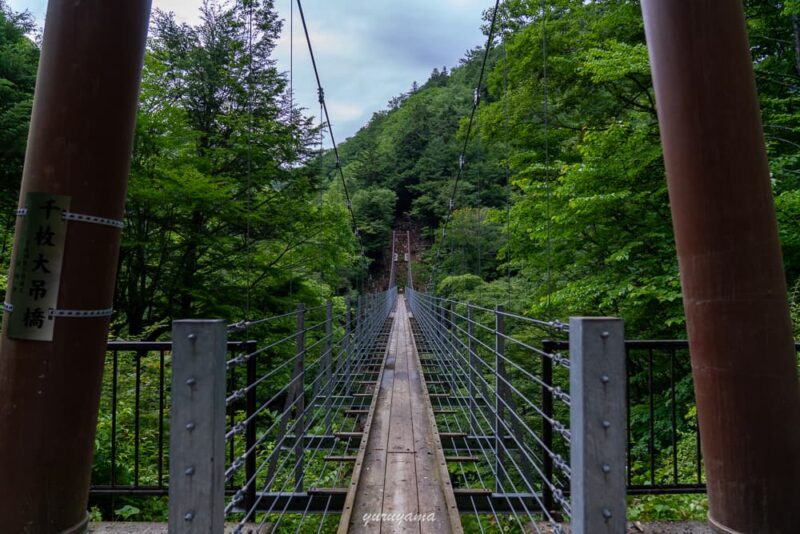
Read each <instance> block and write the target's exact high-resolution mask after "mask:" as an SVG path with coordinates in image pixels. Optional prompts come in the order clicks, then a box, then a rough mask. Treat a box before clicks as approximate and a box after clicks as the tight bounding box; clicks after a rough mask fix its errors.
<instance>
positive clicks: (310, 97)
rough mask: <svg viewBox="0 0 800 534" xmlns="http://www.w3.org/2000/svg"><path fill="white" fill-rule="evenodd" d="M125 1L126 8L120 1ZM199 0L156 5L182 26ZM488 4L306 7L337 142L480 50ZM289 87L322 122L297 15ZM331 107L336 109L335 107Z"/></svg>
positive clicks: (332, 1)
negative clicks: (394, 99) (412, 88)
mask: <svg viewBox="0 0 800 534" xmlns="http://www.w3.org/2000/svg"><path fill="white" fill-rule="evenodd" d="M123 1H124V0H123ZM293 1H294V0H277V2H276V4H277V6H276V7H277V9H278V12H279V14H280V16H281V17H282V18H283V19H284V20H285V21H286V24H285V26H284V34H283V35H282V36H281V38H280V40H279V42H278V45H277V48H276V51H275V57H276V58H277V60H278V67H279V68H280V69H281V70H283V71H288V70H289V24H288V21H289V15H290V8H289V6H290V5H293V4H292V2H293ZM8 3H9V4H10V5H11V7H12V8H13V9H16V10H21V9H29V10H30V11H31V12H32V13H33V14H34V16H36V18H37V19H38V20H39V21H40V22H41V21H43V19H44V13H45V7H46V0H8ZM201 3H202V0H153V7H154V8H159V9H162V10H164V11H172V12H174V13H175V15H176V17H177V18H178V19H179V20H181V21H183V22H187V23H190V24H191V23H196V22H197V21H198V20H199V17H198V8H199V6H200V5H201ZM492 5H493V2H491V0H405V1H403V2H398V1H396V0H304V2H303V9H304V12H305V15H306V20H307V22H308V25H309V33H310V34H311V42H312V44H313V45H314V53H315V54H316V57H317V65H318V67H319V70H320V77H321V78H322V84H323V87H324V89H325V95H326V98H327V101H328V102H329V111H330V113H331V122H332V123H333V125H334V132H335V133H336V137H337V140H342V139H344V138H345V137H348V136H351V135H352V134H353V133H355V132H356V131H357V130H358V129H359V128H360V127H361V126H363V125H364V123H365V122H366V121H367V120H368V119H369V117H370V116H371V115H372V113H373V112H374V111H378V110H380V109H384V108H385V107H386V103H387V102H388V101H389V99H390V98H391V97H393V96H396V95H398V94H400V93H402V92H404V91H408V89H409V87H410V86H411V83H412V82H413V81H417V82H419V83H422V82H424V81H425V80H426V79H427V77H428V75H429V74H430V72H431V70H433V68H434V67H438V68H441V67H442V66H447V67H451V66H453V65H456V64H457V63H458V60H459V59H460V58H461V56H462V55H463V54H464V52H465V51H466V50H467V49H469V48H473V47H475V46H478V45H483V44H484V37H483V35H482V34H481V32H480V26H481V22H482V21H481V14H482V12H483V11H484V10H485V9H487V8H489V7H491V6H492ZM294 23H295V25H294V71H295V72H294V80H295V81H294V87H295V95H296V100H297V101H298V102H299V103H300V105H302V106H303V107H305V108H306V109H307V110H308V113H310V114H313V115H318V114H319V104H318V103H317V90H316V82H315V80H314V74H313V70H312V69H311V64H310V59H309V57H308V50H307V48H306V43H305V37H304V35H303V29H302V26H301V25H300V16H299V14H298V12H297V9H296V7H295V9H294ZM334 103H335V105H334Z"/></svg>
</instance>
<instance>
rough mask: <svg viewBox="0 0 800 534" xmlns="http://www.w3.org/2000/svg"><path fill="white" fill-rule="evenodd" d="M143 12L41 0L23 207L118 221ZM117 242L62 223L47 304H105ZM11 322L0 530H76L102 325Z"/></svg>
mask: <svg viewBox="0 0 800 534" xmlns="http://www.w3.org/2000/svg"><path fill="white" fill-rule="evenodd" d="M149 15H150V0H125V1H123V2H117V1H110V0H82V1H74V0H50V3H49V6H48V9H47V18H46V23H45V29H44V39H43V44H42V54H41V59H40V64H39V73H38V77H37V83H36V92H35V97H34V105H33V115H32V118H31V128H30V134H29V138H28V148H27V153H26V156H25V169H24V172H23V178H22V187H21V193H20V206H23V205H24V203H25V202H26V198H29V197H28V196H27V195H28V193H31V192H36V193H47V194H55V195H64V196H68V197H70V199H69V211H70V212H71V213H75V214H82V215H91V216H95V217H101V218H105V219H113V220H120V219H122V217H123V206H124V203H125V192H126V187H127V177H128V171H129V165H130V158H131V148H132V145H133V132H134V124H135V119H136V107H137V101H138V93H139V83H140V78H141V71H142V62H143V57H144V49H145V40H146V35H147V26H148V20H149ZM49 215H50V213H49V212H48V216H49ZM30 216H31V214H30V213H29V214H28V217H30ZM24 221H25V217H20V218H19V219H18V221H17V232H16V237H15V251H14V256H12V263H11V265H12V268H11V273H10V275H11V276H9V280H11V279H12V276H13V275H14V272H15V267H14V265H15V263H16V262H17V260H19V258H21V257H22V255H20V254H18V252H19V248H20V246H21V243H22V242H23V240H24V237H23V233H24V232H22V231H21V228H22V227H23V226H24ZM38 237H41V238H42V241H47V240H48V239H49V238H50V236H49V235H48V234H41V235H37V238H38ZM119 244H120V230H119V228H115V227H113V226H109V225H104V224H95V223H91V222H85V221H69V222H68V223H67V229H66V237H65V238H64V241H63V261H61V275H60V289H58V286H57V283H58V280H59V278H58V277H57V275H54V276H55V283H56V286H51V289H52V290H53V291H55V292H57V294H58V296H57V303H55V302H54V304H57V307H56V308H54V309H59V310H61V309H63V310H102V309H106V308H110V307H111V302H112V298H113V292H114V281H115V276H116V263H117V257H118V253H119ZM34 261H35V260H34ZM39 267H42V265H39ZM51 267H52V264H51ZM35 269H36V267H34V270H35ZM40 270H41V269H40ZM17 271H18V272H17V274H19V272H20V271H21V269H17ZM19 287H22V284H19ZM19 287H18V288H17V289H19ZM53 288H55V289H53ZM12 291H13V287H9V290H8V294H9V295H10V294H12ZM17 294H19V291H17ZM6 298H7V299H8V298H9V297H8V296H7V297H6ZM11 313H12V314H19V313H24V310H18V309H15V310H14V311H12V312H11ZM10 318H11V315H10V314H9V313H6V315H5V320H4V322H3V333H2V339H0V531H2V532H15V533H17V532H21V533H36V534H39V533H42V534H44V533H47V534H49V533H73V532H83V531H84V530H85V526H86V521H87V513H86V507H87V498H88V490H89V482H90V472H91V465H92V449H93V446H94V436H95V426H96V421H97V410H98V404H99V399H100V387H101V381H102V373H103V359H104V357H105V351H106V341H107V335H108V324H109V318H108V317H80V318H76V317H54V318H52V319H44V320H45V321H54V323H53V324H52V326H53V328H54V330H53V333H52V340H45V341H36V340H31V339H22V338H20V337H19V336H18V335H14V334H13V332H12V336H11V337H9V323H10V322H11V319H10ZM40 318H41V316H40Z"/></svg>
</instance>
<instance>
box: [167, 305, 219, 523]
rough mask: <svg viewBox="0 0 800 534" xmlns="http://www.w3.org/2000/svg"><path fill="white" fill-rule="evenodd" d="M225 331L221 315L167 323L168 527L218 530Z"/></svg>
mask: <svg viewBox="0 0 800 534" xmlns="http://www.w3.org/2000/svg"><path fill="white" fill-rule="evenodd" d="M227 335H228V332H227V328H226V326H225V322H224V321H221V320H186V321H174V322H173V323H172V350H173V352H172V406H171V408H170V421H171V431H170V439H169V451H170V461H169V530H170V532H222V530H223V525H224V519H225V516H224V508H225V386H226V384H225V359H226V354H227V348H226V347H227Z"/></svg>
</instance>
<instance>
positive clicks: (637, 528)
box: [89, 521, 711, 534]
mask: <svg viewBox="0 0 800 534" xmlns="http://www.w3.org/2000/svg"><path fill="white" fill-rule="evenodd" d="M231 531H232V525H231V526H226V528H225V532H231ZM540 531H541V532H542V534H551V533H552V530H551V529H550V528H548V527H547V526H546V525H541V526H540ZM565 531H566V533H567V534H569V528H566V529H565ZM89 532H90V533H91V534H167V525H166V524H164V523H91V524H90V525H89ZM243 532H244V533H245V534H267V533H268V532H269V529H268V528H267V527H265V528H262V529H261V530H258V528H257V527H256V526H255V525H253V527H251V528H250V529H245V530H244V531H243ZM628 534H711V529H710V528H708V527H707V526H706V525H705V524H704V523H698V522H684V523H640V522H638V521H637V522H635V523H630V524H629V525H628Z"/></svg>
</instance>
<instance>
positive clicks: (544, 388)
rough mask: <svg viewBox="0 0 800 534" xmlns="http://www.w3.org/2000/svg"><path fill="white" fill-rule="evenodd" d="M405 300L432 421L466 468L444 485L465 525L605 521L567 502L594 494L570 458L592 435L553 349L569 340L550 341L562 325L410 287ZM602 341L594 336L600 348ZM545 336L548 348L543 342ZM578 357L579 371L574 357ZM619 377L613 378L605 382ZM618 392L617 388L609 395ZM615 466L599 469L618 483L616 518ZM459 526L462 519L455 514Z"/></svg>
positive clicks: (538, 526) (549, 526) (568, 368)
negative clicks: (429, 388) (432, 401)
mask: <svg viewBox="0 0 800 534" xmlns="http://www.w3.org/2000/svg"><path fill="white" fill-rule="evenodd" d="M407 298H408V300H409V304H410V307H411V310H412V312H413V316H414V329H415V337H416V342H417V346H418V348H419V352H420V357H421V359H422V360H423V366H424V367H423V370H424V372H425V373H426V380H431V382H429V383H432V384H435V385H437V386H439V387H441V389H435V390H434V391H435V392H437V393H434V394H432V397H433V398H436V399H437V403H438V408H439V414H438V415H437V424H438V426H439V428H440V431H443V432H444V433H445V434H444V435H446V436H453V438H452V439H449V440H443V446H444V447H445V448H448V449H450V450H452V451H453V454H454V455H455V456H456V457H458V458H469V459H470V460H472V462H473V463H471V464H470V465H469V466H468V467H465V466H464V464H463V463H458V464H457V466H456V467H455V468H454V469H451V477H452V479H453V486H454V488H456V491H457V494H458V495H461V496H462V498H463V499H464V500H465V501H466V502H464V503H463V507H462V512H468V511H470V510H471V511H472V514H471V516H472V517H471V518H470V521H471V522H470V523H469V525H470V527H471V528H474V529H475V530H476V531H478V530H479V531H481V532H483V531H485V530H486V529H488V528H489V527H490V525H493V524H510V525H513V526H515V527H516V528H519V530H520V531H526V528H527V529H533V530H534V531H536V532H563V531H564V529H565V525H566V524H572V525H573V527H574V525H575V524H576V520H577V521H581V520H588V521H590V522H591V521H605V520H607V518H605V517H599V518H598V517H593V516H592V517H589V516H587V514H586V510H585V508H586V507H585V504H584V503H583V502H581V501H579V502H578V503H577V504H576V501H575V500H574V498H573V494H574V491H575V490H576V488H578V491H581V492H585V491H586V490H587V489H591V490H592V491H593V492H596V491H597V489H598V488H587V487H586V480H585V478H586V473H585V472H584V471H585V466H583V465H581V463H580V462H578V461H576V460H577V458H576V456H577V454H576V452H585V451H583V449H584V448H585V443H586V439H587V437H588V438H590V439H592V436H591V435H587V429H588V430H591V429H589V428H587V427H586V424H585V420H584V419H585V418H584V417H583V414H582V413H580V412H582V411H583V407H582V406H579V405H578V403H581V402H583V401H584V400H585V397H586V392H585V385H583V384H579V387H578V389H579V391H578V392H577V393H573V391H572V389H571V388H572V386H574V383H573V384H572V386H571V381H572V382H574V381H575V379H576V377H575V374H576V373H574V372H573V370H572V365H571V364H570V359H569V358H568V357H566V356H564V355H562V354H561V353H560V352H559V350H557V349H560V348H563V347H569V343H568V342H567V341H566V340H564V341H562V342H561V343H562V346H560V347H558V346H556V345H553V344H552V340H553V339H554V338H556V339H557V338H558V337H560V336H563V335H564V334H569V330H570V328H569V326H568V325H565V324H563V323H561V322H559V321H542V320H537V319H533V318H529V317H525V316H521V315H518V314H514V313H509V312H506V311H505V310H504V309H503V308H502V307H501V306H498V307H496V308H495V309H489V308H485V307H482V306H478V305H473V304H470V303H464V302H458V301H455V300H452V299H446V298H441V297H436V296H433V295H429V294H426V293H421V292H417V291H414V290H413V289H409V290H408V291H407ZM581 321H583V319H580V320H578V322H576V323H575V324H577V325H578V328H577V330H579V331H583V330H584V323H582V322H581ZM611 326H612V325H604V327H608V328H609V329H610V328H611ZM604 333H605V334H608V332H604ZM573 335H580V332H577V333H573ZM608 337H609V336H607V337H606V338H601V339H600V340H601V341H602V342H603V343H605V341H603V340H605V339H608ZM611 337H614V336H611ZM621 339H622V337H621V336H619V339H618V340H616V341H615V342H619V341H621ZM545 340H550V341H549V342H548V343H550V344H543V342H544V341H545ZM539 346H541V347H542V348H539ZM583 348H589V349H591V348H592V347H583ZM577 361H578V362H580V369H581V371H582V372H584V373H585V371H586V364H585V359H584V358H582V357H581V354H580V353H578V354H577ZM623 368H624V367H623ZM608 373H609V374H613V373H612V371H610V370H609V371H608ZM603 376H606V375H603ZM622 376H624V375H623V374H620V373H617V375H615V376H614V378H615V380H618V379H620V378H621V377H622ZM619 382H622V380H619ZM437 386H434V387H437ZM620 392H623V394H624V389H619V390H618V391H616V395H617V396H619V393H620ZM435 408H436V407H435ZM617 412H618V413H617V418H616V419H617V420H616V421H615V423H614V424H615V425H618V426H619V428H615V429H614V433H615V434H620V433H621V429H622V427H623V426H624V415H623V414H622V413H621V412H619V410H617ZM576 414H577V417H576ZM610 419H613V417H611V416H609V420H610ZM620 419H621V420H620ZM576 427H577V428H576ZM597 430H598V429H595V431H597ZM599 431H600V432H603V430H602V427H601V429H600V430H599ZM623 435H624V434H623ZM455 436H459V438H458V439H456V438H455ZM617 437H619V436H617ZM617 441H618V440H617ZM616 445H619V447H617V450H616V451H611V452H616V454H617V455H619V454H620V453H621V452H624V451H622V447H624V445H623V444H622V443H621V442H620V443H616ZM621 464H622V462H616V463H615V465H614V468H611V467H610V466H609V464H607V463H604V464H603V472H604V473H605V468H606V467H608V469H609V472H608V473H606V474H611V475H613V478H615V479H616V480H617V481H618V483H617V484H616V491H617V492H618V493H619V492H620V491H621V493H622V500H623V503H622V512H621V515H623V516H624V482H623V483H619V481H624V474H623V473H622V470H621V467H620V466H621ZM612 469H614V471H616V472H614V473H612V472H611V470H612ZM611 486H612V487H613V486H614V485H613V484H612V485H611ZM595 498H596V497H595ZM585 500H586V499H584V501H585ZM588 500H592V498H591V496H590V497H588ZM617 500H618V501H619V499H617ZM616 504H617V508H613V506H612V505H608V506H607V507H604V508H603V511H604V514H605V513H606V512H607V513H609V514H612V515H613V514H616V515H620V510H619V509H618V508H619V502H617V503H616ZM612 509H613V512H612ZM462 521H464V524H465V527H466V525H467V524H468V523H467V518H466V517H464V516H462Z"/></svg>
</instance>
